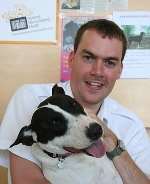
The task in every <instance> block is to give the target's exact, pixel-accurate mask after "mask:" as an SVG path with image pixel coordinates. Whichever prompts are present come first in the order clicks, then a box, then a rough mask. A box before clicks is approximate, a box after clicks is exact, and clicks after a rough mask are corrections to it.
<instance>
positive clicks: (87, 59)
mask: <svg viewBox="0 0 150 184" xmlns="http://www.w3.org/2000/svg"><path fill="white" fill-rule="evenodd" d="M83 60H84V62H86V63H93V62H94V61H95V59H94V58H93V57H92V56H89V55H83Z"/></svg>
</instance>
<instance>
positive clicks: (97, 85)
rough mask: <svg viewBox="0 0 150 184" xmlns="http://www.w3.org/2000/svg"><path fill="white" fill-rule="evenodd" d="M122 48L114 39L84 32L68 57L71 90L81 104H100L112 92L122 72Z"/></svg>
mask: <svg viewBox="0 0 150 184" xmlns="http://www.w3.org/2000/svg"><path fill="white" fill-rule="evenodd" d="M122 48H123V46H122V42H121V41H120V40H118V39H116V38H112V39H110V38H108V37H105V38H103V37H102V36H101V35H100V34H99V33H97V32H96V31H95V30H87V31H85V33H84V34H83V36H82V39H81V41H80V44H79V46H78V49H77V51H76V53H74V52H72V53H71V54H70V57H69V66H70V69H71V88H72V92H73V95H74V97H75V98H76V99H77V100H78V101H79V102H80V103H81V104H82V105H83V106H89V105H99V104H101V102H102V101H103V99H104V98H105V97H106V96H107V95H108V94H109V93H110V92H111V91H112V89H113V86H114V84H115V82H116V80H117V79H118V78H119V77H120V74H121V71H122V63H121V57H122Z"/></svg>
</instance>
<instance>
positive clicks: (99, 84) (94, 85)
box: [86, 81, 104, 89]
mask: <svg viewBox="0 0 150 184" xmlns="http://www.w3.org/2000/svg"><path fill="white" fill-rule="evenodd" d="M86 84H87V85H88V86H89V87H90V88H92V89H100V88H102V87H103V86H104V82H100V81H86Z"/></svg>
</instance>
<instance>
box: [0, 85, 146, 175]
mask: <svg viewBox="0 0 150 184" xmlns="http://www.w3.org/2000/svg"><path fill="white" fill-rule="evenodd" d="M59 86H62V87H63V88H64V90H65V92H66V94H68V95H70V96H72V92H71V88H70V82H65V83H59ZM52 87H53V84H28V85H24V86H22V87H21V88H19V89H18V90H17V92H16V93H15V95H14V96H13V97H12V99H11V100H10V103H9V104H8V107H7V110H6V113H5V115H4V118H3V121H2V123H1V126H0V164H3V165H4V163H5V164H8V155H7V152H8V150H9V151H11V152H13V153H15V154H16V155H18V156H20V157H23V158H25V159H28V160H30V161H32V162H34V163H36V164H38V165H39V166H40V163H39V162H38V161H37V160H36V159H35V158H34V157H33V155H32V153H31V149H30V147H28V146H24V145H22V144H19V145H17V146H14V147H12V148H9V147H10V145H11V144H12V143H13V142H14V141H15V140H16V138H17V135H18V133H19V131H20V129H21V128H22V127H23V126H25V125H27V124H30V119H31V117H32V114H33V112H34V111H35V110H36V108H37V106H38V105H39V103H40V102H41V101H43V100H44V99H46V98H47V97H49V96H51V91H52ZM98 116H99V117H100V119H104V118H105V119H107V121H108V127H109V128H110V129H111V130H112V131H113V132H114V133H115V134H116V135H117V137H118V138H119V139H121V140H122V141H123V142H124V144H125V146H126V149H127V151H128V153H129V154H130V156H131V157H132V159H133V160H134V161H135V162H136V164H137V165H138V166H139V167H140V168H141V169H142V170H143V172H144V173H145V174H147V175H150V139H149V137H148V135H147V133H146V130H145V128H144V124H143V123H142V122H141V120H139V119H138V118H137V116H136V115H135V114H133V113H131V112H129V111H128V110H127V109H125V108H124V107H122V106H121V105H120V104H118V103H117V102H116V101H114V100H112V99H111V98H109V97H107V98H106V99H105V100H104V103H103V105H102V107H101V110H100V112H99V114H98Z"/></svg>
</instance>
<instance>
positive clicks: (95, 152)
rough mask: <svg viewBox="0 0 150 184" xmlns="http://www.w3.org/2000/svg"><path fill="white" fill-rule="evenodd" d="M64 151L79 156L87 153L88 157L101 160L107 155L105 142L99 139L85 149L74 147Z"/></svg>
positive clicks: (66, 148)
mask: <svg viewBox="0 0 150 184" xmlns="http://www.w3.org/2000/svg"><path fill="white" fill-rule="evenodd" d="M64 149H65V150H66V151H67V152H69V153H72V154H78V153H86V154H87V155H90V156H93V157H96V158H100V157H102V156H103V155H104V154H105V152H106V151H105V146H104V144H103V142H102V141H101V140H100V139H99V140H98V141H96V142H94V143H93V144H91V145H90V146H89V147H87V148H84V149H76V148H73V147H64Z"/></svg>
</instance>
